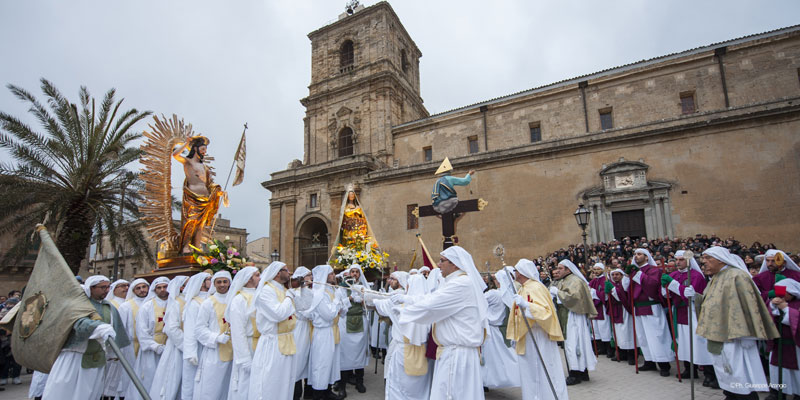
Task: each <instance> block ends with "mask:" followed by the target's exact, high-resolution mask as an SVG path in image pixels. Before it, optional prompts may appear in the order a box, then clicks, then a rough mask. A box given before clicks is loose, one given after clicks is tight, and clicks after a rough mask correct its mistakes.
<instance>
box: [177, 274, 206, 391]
mask: <svg viewBox="0 0 800 400" xmlns="http://www.w3.org/2000/svg"><path fill="white" fill-rule="evenodd" d="M210 288H211V274H209V273H208V272H200V273H198V274H195V275H193V276H192V277H191V278H189V281H188V282H187V283H186V289H184V291H183V297H184V299H185V301H186V305H185V306H184V308H183V314H182V315H181V320H182V321H183V346H182V349H183V371H182V374H181V399H182V400H192V398H193V397H194V376H195V374H197V362H198V361H197V360H199V359H200V356H199V354H198V349H199V346H201V345H200V342H198V341H197V337H196V336H195V333H194V326H195V324H196V322H197V313H198V312H199V311H200V305H201V304H203V302H204V301H205V300H206V299H208V291H209V289H210Z"/></svg>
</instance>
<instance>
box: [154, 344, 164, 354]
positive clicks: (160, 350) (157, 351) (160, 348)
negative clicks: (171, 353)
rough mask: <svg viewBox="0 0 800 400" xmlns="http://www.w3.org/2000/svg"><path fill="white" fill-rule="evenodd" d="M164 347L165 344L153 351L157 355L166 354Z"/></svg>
mask: <svg viewBox="0 0 800 400" xmlns="http://www.w3.org/2000/svg"><path fill="white" fill-rule="evenodd" d="M164 347H166V346H164V345H163V344H159V345H157V346H156V348H155V349H154V350H153V351H155V352H156V354H158V355H161V353H163V352H164Z"/></svg>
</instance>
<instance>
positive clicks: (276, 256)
mask: <svg viewBox="0 0 800 400" xmlns="http://www.w3.org/2000/svg"><path fill="white" fill-rule="evenodd" d="M269 256H270V258H272V261H278V259H280V258H281V253H278V249H275V250H272V254H270V255H269Z"/></svg>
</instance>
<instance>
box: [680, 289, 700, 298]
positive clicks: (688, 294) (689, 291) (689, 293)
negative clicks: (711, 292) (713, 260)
mask: <svg viewBox="0 0 800 400" xmlns="http://www.w3.org/2000/svg"><path fill="white" fill-rule="evenodd" d="M696 294H697V292H695V291H694V288H693V287H691V286H687V287H686V289H683V296H684V297H688V298H692V297H694V296H695V295H696Z"/></svg>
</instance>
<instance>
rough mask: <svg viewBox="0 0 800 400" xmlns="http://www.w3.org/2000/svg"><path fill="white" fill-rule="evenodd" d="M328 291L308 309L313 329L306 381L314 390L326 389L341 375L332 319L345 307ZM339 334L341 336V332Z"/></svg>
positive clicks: (343, 310)
mask: <svg viewBox="0 0 800 400" xmlns="http://www.w3.org/2000/svg"><path fill="white" fill-rule="evenodd" d="M328 293H331V290H330V289H325V293H324V295H323V296H322V300H321V301H320V302H319V304H318V305H317V306H316V307H315V308H314V309H313V310H309V312H310V316H311V322H312V324H313V325H314V330H313V332H312V334H313V336H312V338H311V351H310V353H309V357H308V383H309V384H310V385H311V387H312V388H314V390H326V389H327V388H328V385H330V384H333V383H335V382H336V381H338V380H339V378H340V377H341V375H340V369H339V345H338V344H334V340H333V319H334V318H336V316H337V315H339V314H340V313H341V314H344V312H345V311H346V309H345V308H344V307H343V306H342V304H341V302H340V301H339V300H338V299H337V298H334V299H333V300H331V299H330V296H329V295H328ZM340 318H343V316H340ZM339 336H340V337H341V332H339Z"/></svg>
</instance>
